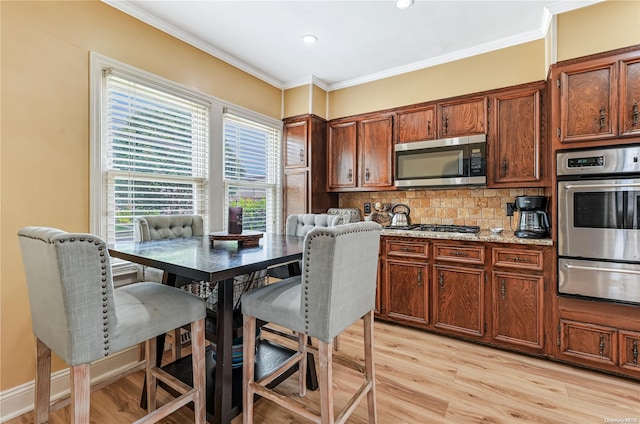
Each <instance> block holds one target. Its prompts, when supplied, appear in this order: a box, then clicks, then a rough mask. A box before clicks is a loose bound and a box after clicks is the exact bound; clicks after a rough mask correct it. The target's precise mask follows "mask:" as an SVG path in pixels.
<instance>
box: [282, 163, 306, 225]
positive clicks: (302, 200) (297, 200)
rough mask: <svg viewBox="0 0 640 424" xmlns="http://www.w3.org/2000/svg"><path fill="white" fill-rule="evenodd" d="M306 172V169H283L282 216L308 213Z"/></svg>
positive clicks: (284, 217)
mask: <svg viewBox="0 0 640 424" xmlns="http://www.w3.org/2000/svg"><path fill="white" fill-rule="evenodd" d="M307 175H308V171H307V170H306V169H295V168H294V169H285V171H284V214H283V217H282V218H283V219H284V220H286V219H287V217H288V216H289V215H293V214H300V213H309V208H308V202H307V199H308V190H307V187H308V179H307Z"/></svg>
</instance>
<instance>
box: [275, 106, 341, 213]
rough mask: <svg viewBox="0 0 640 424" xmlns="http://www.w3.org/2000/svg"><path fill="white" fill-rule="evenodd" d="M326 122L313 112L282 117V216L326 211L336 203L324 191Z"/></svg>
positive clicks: (333, 194)
mask: <svg viewBox="0 0 640 424" xmlns="http://www.w3.org/2000/svg"><path fill="white" fill-rule="evenodd" d="M326 131H327V123H326V121H325V120H324V119H322V118H319V117H317V116H315V115H304V116H297V117H292V118H287V119H285V120H284V130H283V160H284V173H283V204H284V213H283V217H282V218H283V220H286V218H287V216H289V215H292V214H298V213H326V212H327V210H328V209H329V208H332V207H337V206H338V197H337V195H336V194H335V193H328V192H327V183H326V168H327V165H326V160H327V135H326Z"/></svg>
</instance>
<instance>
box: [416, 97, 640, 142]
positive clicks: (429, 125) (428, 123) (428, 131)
mask: <svg viewBox="0 0 640 424" xmlns="http://www.w3.org/2000/svg"><path fill="white" fill-rule="evenodd" d="M637 113H638V104H637V103H636V114H637ZM636 118H637V116H636ZM427 134H428V135H431V119H429V120H428V121H427Z"/></svg>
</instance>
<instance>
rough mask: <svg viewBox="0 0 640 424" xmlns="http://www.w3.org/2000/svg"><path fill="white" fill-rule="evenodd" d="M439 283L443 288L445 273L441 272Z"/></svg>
mask: <svg viewBox="0 0 640 424" xmlns="http://www.w3.org/2000/svg"><path fill="white" fill-rule="evenodd" d="M439 283H440V288H441V289H443V288H444V274H443V273H440V279H439Z"/></svg>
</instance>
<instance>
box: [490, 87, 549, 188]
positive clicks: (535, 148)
mask: <svg viewBox="0 0 640 424" xmlns="http://www.w3.org/2000/svg"><path fill="white" fill-rule="evenodd" d="M540 102H541V93H540V90H538V89H532V90H526V91H515V92H511V93H504V94H502V95H497V96H495V97H494V98H493V101H492V109H491V116H492V122H493V125H492V126H491V131H490V134H489V144H490V152H489V155H490V157H489V160H488V161H487V162H488V164H489V170H488V171H489V176H488V177H489V178H488V179H489V185H494V186H500V185H503V186H510V185H514V184H522V183H527V186H532V185H536V183H541V182H542V172H541V170H542V169H541V168H542V166H541V161H542V160H543V159H544V157H545V156H543V155H544V153H546V152H543V151H542V143H541V134H540V128H541V122H540V120H541V109H540ZM532 183H533V184H532Z"/></svg>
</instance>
